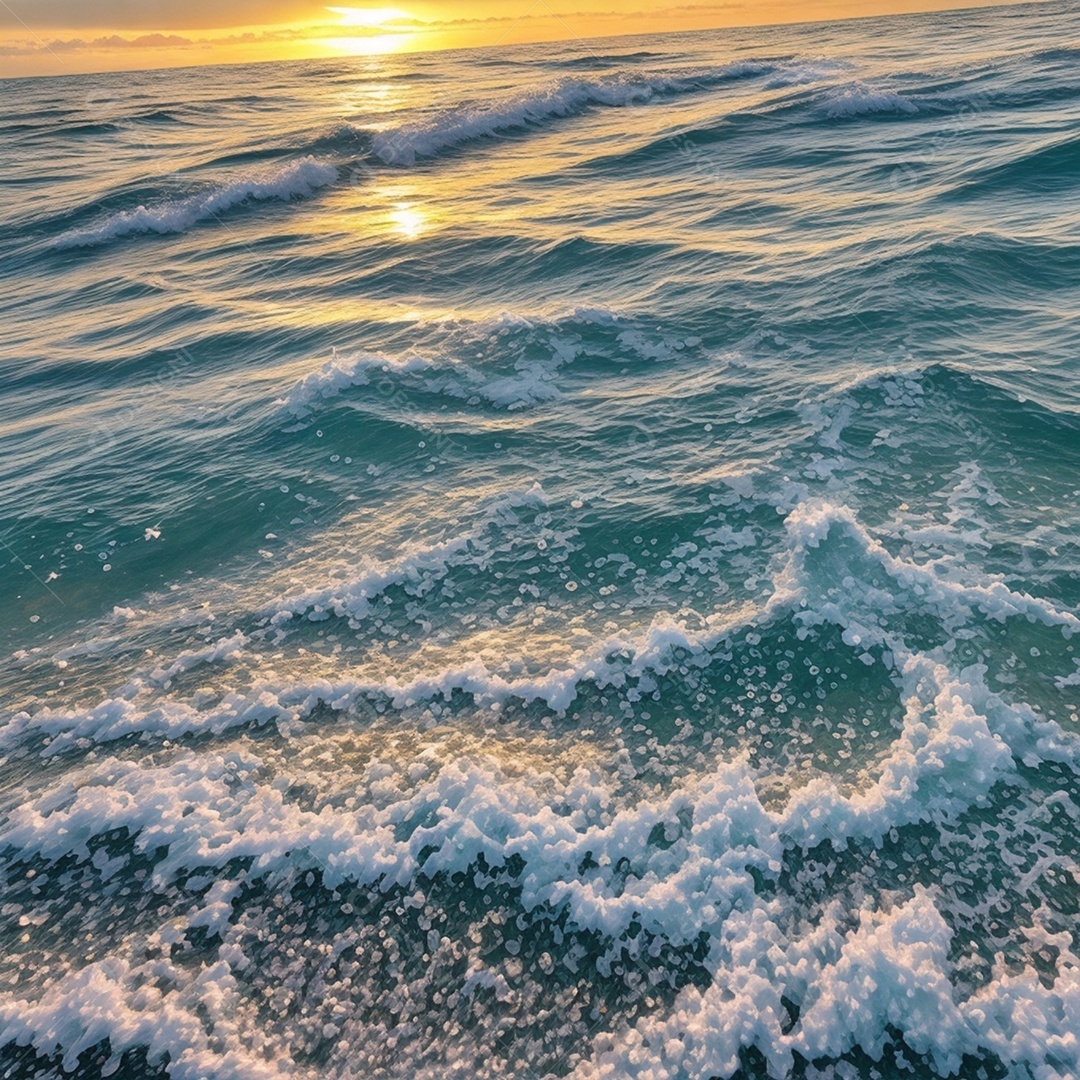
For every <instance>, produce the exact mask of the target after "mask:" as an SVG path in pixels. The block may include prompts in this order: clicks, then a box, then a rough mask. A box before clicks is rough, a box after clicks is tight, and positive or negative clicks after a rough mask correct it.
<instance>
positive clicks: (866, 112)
mask: <svg viewBox="0 0 1080 1080" xmlns="http://www.w3.org/2000/svg"><path fill="white" fill-rule="evenodd" d="M824 109H825V115H826V116H827V117H828V118H829V119H830V120H844V119H851V118H854V117H859V116H875V115H878V114H888V113H894V114H899V115H904V116H912V115H914V114H915V113H917V112H918V111H919V107H918V105H916V104H915V102H913V101H911V100H910V99H909V98H906V97H904V96H903V95H902V94H897V93H894V92H893V91H890V90H878V89H875V88H874V87H871V86H867V85H866V84H865V83H852V84H851V85H850V86H843V87H838V88H836V89H834V90H831V91H830V92H829V94H828V95H827V96H826V99H825V104H824Z"/></svg>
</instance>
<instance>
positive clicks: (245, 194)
mask: <svg viewBox="0 0 1080 1080" xmlns="http://www.w3.org/2000/svg"><path fill="white" fill-rule="evenodd" d="M337 177H338V171H337V168H336V167H335V166H333V165H330V164H328V163H327V162H323V161H318V160H316V159H315V158H313V157H310V156H308V157H303V158H300V160H298V161H293V162H290V163H289V164H288V165H285V166H282V167H281V168H280V169H277V170H276V171H273V172H267V173H260V174H254V175H251V176H246V177H242V178H240V179H237V180H233V181H232V182H231V183H228V184H222V185H220V186H217V187H213V188H210V189H209V190H207V191H204V192H200V193H199V194H197V195H189V196H187V197H186V198H181V199H172V200H170V201H167V202H162V203H158V204H156V205H153V206H137V207H136V208H135V209H134V210H122V211H120V212H119V213H116V214H111V215H109V216H108V217H107V218H105V219H104V220H103V221H101V222H99V223H98V224H96V225H89V226H87V227H85V228H80V229H70V230H68V231H67V232H65V233H62V234H61V235H60V236H58V237H57V238H56V240H55V242H54V245H55V246H56V247H58V248H75V247H92V246H94V245H96V244H104V243H107V242H108V241H110V240H115V239H117V238H119V237H122V236H129V235H131V234H133V233H148V232H152V233H161V234H165V233H182V232H186V231H187V230H188V229H190V228H191V226H192V225H195V224H196V223H197V222H200V221H206V220H209V219H211V218H216V217H218V216H219V215H221V214H223V213H225V212H226V211H227V210H230V209H231V208H232V207H234V206H239V205H240V204H241V203H245V202H248V201H249V200H255V201H261V200H267V199H282V200H287V199H292V198H297V197H307V196H310V195H311V194H313V193H314V192H315V191H316V190H317V189H319V188H321V187H326V185H327V184H332V183H333V182H334V181H335V180H336V179H337Z"/></svg>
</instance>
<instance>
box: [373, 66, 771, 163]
mask: <svg viewBox="0 0 1080 1080" xmlns="http://www.w3.org/2000/svg"><path fill="white" fill-rule="evenodd" d="M775 67H776V65H775V64H772V63H768V62H763V61H754V60H740V61H735V62H733V63H731V64H728V65H725V66H724V67H721V68H716V69H711V70H709V69H707V70H702V71H698V72H687V73H685V74H671V75H653V76H642V77H639V78H636V77H633V76H628V75H614V76H610V77H607V78H600V79H595V80H576V79H568V80H562V81H560V82H556V83H553V84H551V85H549V86H546V87H542V88H541V89H539V90H534V91H531V92H529V93H524V94H520V95H517V96H515V97H511V98H507V99H506V100H504V101H501V102H496V103H492V104H487V105H478V106H473V107H463V108H455V109H449V110H446V111H444V112H442V113H439V114H437V115H436V116H434V117H432V118H431V119H429V120H425V121H417V122H412V123H406V124H402V125H400V126H398V127H391V128H386V129H384V130H383V131H380V132H377V133H376V134H375V136H374V142H373V152H374V154H375V156H376V157H378V158H379V159H381V160H382V161H383V162H385V163H386V164H389V165H411V164H412V163H413V162H414V161H416V159H417V158H426V157H433V156H435V155H436V154H438V153H439V152H440V151H443V150H448V149H451V148H453V147H457V146H460V145H462V144H464V143H469V142H473V141H476V140H478V139H487V138H493V137H494V136H496V135H499V134H502V133H505V132H511V131H517V130H521V129H523V128H528V127H532V126H536V125H540V124H543V123H544V122H546V121H548V120H553V119H558V118H561V117H565V116H573V115H578V114H580V113H583V112H585V111H586V110H588V109H590V108H593V107H597V106H599V107H607V108H625V107H627V106H630V105H641V104H645V103H647V102H649V101H651V100H653V99H655V98H658V97H666V96H671V95H678V94H687V93H696V92H699V91H701V90H705V89H708V88H710V87H714V86H717V85H721V84H723V83H726V82H731V81H733V80H739V79H745V78H751V77H754V76H757V75H763V74H767V73H769V72H771V71H773V70H775Z"/></svg>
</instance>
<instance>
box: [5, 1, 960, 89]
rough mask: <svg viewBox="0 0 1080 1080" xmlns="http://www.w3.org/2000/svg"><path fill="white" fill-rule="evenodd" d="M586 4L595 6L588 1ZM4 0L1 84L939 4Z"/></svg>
mask: <svg viewBox="0 0 1080 1080" xmlns="http://www.w3.org/2000/svg"><path fill="white" fill-rule="evenodd" d="M587 2H588V0H587ZM401 3H402V6H401V7H390V6H386V7H378V6H374V5H371V6H350V7H345V6H329V7H327V6H324V5H322V4H319V3H313V2H311V0H187V2H185V3H182V4H178V3H172V2H165V0H0V76H5V77H12V76H21V75H44V74H75V73H78V72H86V71H113V70H138V69H145V68H154V67H178V66H182V67H187V66H192V65H196V64H214V63H236V62H247V61H253V60H273V59H288V58H301V57H320V56H334V55H371V54H379V53H388V52H416V51H422V50H428V49H445V48H458V47H471V46H485V45H488V46H491V45H498V44H511V43H518V42H529V41H553V40H561V39H567V38H575V37H580V38H591V37H602V36H605V35H614V34H634V33H639V34H640V33H661V32H665V31H673V30H692V29H705V28H710V27H722V26H746V25H756V24H765V23H777V22H798V21H809V20H819V19H831V18H851V17H854V16H859V15H875V14H885V13H891V12H905V11H926V10H932V9H934V8H941V7H959V6H978V5H979V0H973V3H971V4H963V3H962V2H956V0H954V2H946V3H941V2H939V3H934V0H804V2H802V3H798V4H794V3H791V2H784V0H706V2H697V3H695V2H687V3H672V2H671V0H666V2H665V0H653V2H651V3H650V0H594V3H595V6H596V8H597V10H583V9H582V8H581V7H577V6H575V5H574V3H573V0H401Z"/></svg>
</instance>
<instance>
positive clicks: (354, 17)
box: [319, 7, 416, 56]
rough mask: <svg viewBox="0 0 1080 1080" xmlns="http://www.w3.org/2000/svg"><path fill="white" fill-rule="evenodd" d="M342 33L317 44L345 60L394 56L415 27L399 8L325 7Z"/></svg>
mask: <svg viewBox="0 0 1080 1080" xmlns="http://www.w3.org/2000/svg"><path fill="white" fill-rule="evenodd" d="M326 10H327V11H329V12H330V13H331V14H332V15H336V16H337V17H338V18H339V19H340V20H341V21H340V23H339V26H340V28H341V30H342V31H343V33H342V34H340V35H335V36H334V37H326V38H321V39H320V40H319V44H321V45H323V46H325V47H326V48H328V49H331V50H333V51H334V52H335V53H339V54H344V55H347V56H379V55H382V54H384V53H392V52H398V51H399V50H400V49H402V48H404V47H406V45H407V43H408V42H409V40H410V39H411V38H414V36H415V30H416V23H415V20H414V19H412V17H411V16H410V15H409V14H408V12H405V11H402V10H401V8H390V7H381V8H354V7H328V8H327V9H326Z"/></svg>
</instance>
